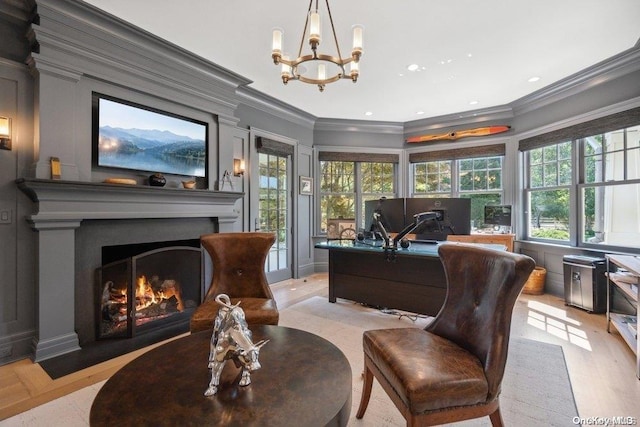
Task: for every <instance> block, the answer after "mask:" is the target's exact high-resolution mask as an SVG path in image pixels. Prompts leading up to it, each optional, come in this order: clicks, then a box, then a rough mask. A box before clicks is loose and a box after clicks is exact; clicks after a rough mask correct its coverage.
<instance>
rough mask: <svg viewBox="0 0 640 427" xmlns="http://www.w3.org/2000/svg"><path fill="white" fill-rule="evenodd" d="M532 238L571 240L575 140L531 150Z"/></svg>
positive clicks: (529, 203)
mask: <svg viewBox="0 0 640 427" xmlns="http://www.w3.org/2000/svg"><path fill="white" fill-rule="evenodd" d="M526 161H527V171H528V180H527V186H526V187H527V197H526V199H525V200H527V204H528V208H527V212H529V216H528V222H527V234H528V235H529V237H533V238H540V239H551V240H562V241H569V207H570V190H571V171H572V167H571V141H569V142H561V143H559V144H553V145H549V146H546V147H541V148H535V149H533V150H530V151H528V152H527V159H526Z"/></svg>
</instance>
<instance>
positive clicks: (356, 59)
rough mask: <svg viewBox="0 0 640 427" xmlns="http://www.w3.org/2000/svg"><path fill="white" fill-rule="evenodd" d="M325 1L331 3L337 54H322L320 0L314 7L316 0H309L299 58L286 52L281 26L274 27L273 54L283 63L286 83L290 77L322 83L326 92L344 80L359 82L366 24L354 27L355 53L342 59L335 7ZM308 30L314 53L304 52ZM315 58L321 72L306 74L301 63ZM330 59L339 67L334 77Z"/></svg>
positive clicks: (279, 62) (281, 73)
mask: <svg viewBox="0 0 640 427" xmlns="http://www.w3.org/2000/svg"><path fill="white" fill-rule="evenodd" d="M325 4H326V5H327V14H328V16H329V22H330V23H331V31H332V33H333V39H334V41H335V44H336V50H337V56H333V55H326V54H322V53H318V46H319V45H320V41H321V39H322V37H321V28H322V27H321V25H320V12H319V9H318V0H316V2H315V9H312V6H313V0H310V1H309V10H308V11H307V19H306V21H305V24H304V30H303V31H302V39H301V40H300V49H299V50H298V57H297V58H295V59H293V60H290V59H289V57H287V56H286V55H283V54H282V40H283V31H282V30H281V29H280V28H276V29H274V30H273V45H272V50H271V57H272V58H273V63H274V64H276V65H281V66H282V71H281V72H280V76H281V77H282V82H283V83H284V84H287V83H288V82H289V81H290V80H300V81H301V82H304V83H309V84H314V85H318V89H320V92H322V91H324V87H325V85H326V84H327V83H333V82H336V81H338V80H340V79H351V80H352V81H353V82H354V83H355V82H356V81H358V75H359V74H360V69H359V63H360V56H362V31H363V27H362V25H354V26H353V48H352V49H351V56H350V57H347V58H342V54H341V53H340V46H339V45H338V37H337V36H336V30H335V27H334V25H333V17H332V16H331V9H330V8H329V0H325ZM307 29H308V41H309V45H310V46H311V51H312V53H311V54H308V55H302V46H303V45H304V40H305V35H307ZM311 61H314V62H316V63H317V70H318V71H317V77H316V78H311V77H307V76H305V75H303V74H304V73H305V71H304V68H305V67H304V66H303V67H299V66H300V65H301V64H305V63H307V64H310V63H311ZM327 62H329V63H332V64H335V65H336V66H337V67H338V71H337V73H336V74H335V75H331V76H330V77H327V65H330V66H331V64H327ZM347 64H350V69H349V73H348V74H347V73H346V71H345V65H347ZM331 67H333V66H331Z"/></svg>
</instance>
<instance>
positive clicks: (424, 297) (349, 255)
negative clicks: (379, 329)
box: [316, 241, 447, 316]
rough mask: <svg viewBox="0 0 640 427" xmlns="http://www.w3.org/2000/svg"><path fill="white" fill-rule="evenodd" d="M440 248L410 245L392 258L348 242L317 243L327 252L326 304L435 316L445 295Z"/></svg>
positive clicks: (376, 249) (375, 249)
mask: <svg viewBox="0 0 640 427" xmlns="http://www.w3.org/2000/svg"><path fill="white" fill-rule="evenodd" d="M438 246H439V244H419V243H413V244H411V246H410V247H409V248H408V249H398V250H396V251H394V253H393V254H391V253H389V252H387V253H385V251H384V250H383V249H382V248H380V247H371V246H368V245H365V244H361V243H355V244H354V243H352V242H350V241H329V242H323V243H318V244H317V245H316V248H321V249H327V250H328V251H329V301H330V302H336V298H345V299H349V300H352V301H356V302H360V303H364V304H369V305H372V306H375V307H384V308H395V309H398V310H405V311H410V312H413V313H420V314H426V315H429V316H435V315H436V314H438V311H440V307H442V304H443V303H444V298H445V296H446V293H447V281H446V279H445V276H444V269H443V267H442V263H441V262H440V257H439V256H438Z"/></svg>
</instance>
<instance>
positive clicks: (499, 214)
mask: <svg viewBox="0 0 640 427" xmlns="http://www.w3.org/2000/svg"><path fill="white" fill-rule="evenodd" d="M484 223H485V224H490V225H501V226H506V227H511V205H500V206H491V205H486V206H485V207H484Z"/></svg>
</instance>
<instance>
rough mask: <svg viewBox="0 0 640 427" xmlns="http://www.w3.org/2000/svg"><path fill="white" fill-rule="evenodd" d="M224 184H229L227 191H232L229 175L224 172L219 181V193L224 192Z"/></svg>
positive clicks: (227, 172)
mask: <svg viewBox="0 0 640 427" xmlns="http://www.w3.org/2000/svg"><path fill="white" fill-rule="evenodd" d="M225 184H229V190H231V191H233V182H231V174H230V173H229V171H228V170H225V171H224V173H223V174H222V179H221V180H220V191H222V190H224V186H225Z"/></svg>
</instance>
